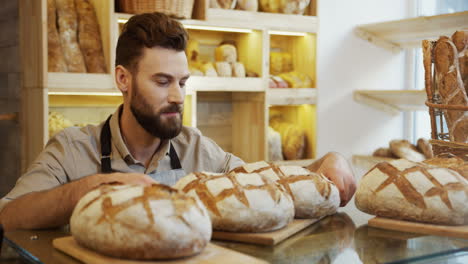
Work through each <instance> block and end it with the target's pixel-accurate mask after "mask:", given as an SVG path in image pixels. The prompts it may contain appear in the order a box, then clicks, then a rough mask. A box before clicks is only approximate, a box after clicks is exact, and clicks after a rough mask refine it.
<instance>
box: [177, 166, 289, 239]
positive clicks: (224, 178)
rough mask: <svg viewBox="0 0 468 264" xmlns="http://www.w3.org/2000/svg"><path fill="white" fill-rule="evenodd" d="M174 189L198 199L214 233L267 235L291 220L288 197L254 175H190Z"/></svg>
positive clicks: (277, 186)
mask: <svg viewBox="0 0 468 264" xmlns="http://www.w3.org/2000/svg"><path fill="white" fill-rule="evenodd" d="M175 188H177V189H179V190H182V191H184V192H185V193H187V194H188V195H190V196H192V197H198V198H200V200H201V201H202V203H203V204H204V205H205V206H206V208H207V209H208V212H209V214H210V217H211V221H212V223H213V229H215V230H222V231H230V232H267V231H272V230H276V229H279V228H282V227H284V226H286V225H287V224H288V223H289V222H291V221H292V219H293V217H294V205H293V202H292V200H291V197H290V196H289V194H288V193H286V191H285V190H284V189H283V188H282V186H280V185H278V184H276V183H274V182H272V181H269V180H268V179H267V178H265V177H262V176H261V175H260V174H256V173H251V174H247V173H228V174H216V173H191V174H189V175H187V176H185V177H183V178H182V179H180V180H179V181H178V182H177V183H176V184H175Z"/></svg>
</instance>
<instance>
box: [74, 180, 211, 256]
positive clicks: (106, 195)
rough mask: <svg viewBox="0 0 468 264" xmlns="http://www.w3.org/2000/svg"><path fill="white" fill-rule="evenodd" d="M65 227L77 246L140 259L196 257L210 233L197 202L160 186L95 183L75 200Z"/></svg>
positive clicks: (207, 218) (201, 207)
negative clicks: (67, 226)
mask: <svg viewBox="0 0 468 264" xmlns="http://www.w3.org/2000/svg"><path fill="white" fill-rule="evenodd" d="M70 228H71V233H72V235H73V237H74V238H75V239H76V241H77V242H78V243H79V244H80V245H82V246H85V247H87V248H90V249H92V250H95V251H97V252H100V253H103V254H106V255H109V256H113V257H118V258H127V259H142V260H145V259H171V258H179V257H185V256H190V255H194V254H197V253H199V252H200V251H202V250H203V248H204V247H205V246H206V245H207V243H208V241H209V240H210V238H211V230H212V229H211V222H210V218H209V215H208V212H207V211H206V209H205V207H204V206H203V204H201V203H200V201H199V200H198V199H196V198H193V197H189V196H188V195H186V194H183V193H182V192H180V191H177V190H176V189H173V188H171V187H168V186H166V185H161V184H153V185H152V186H146V187H145V186H139V185H109V184H108V185H101V186H100V187H98V188H96V189H94V190H92V191H90V192H89V193H87V194H86V195H85V196H83V197H82V198H81V199H80V201H79V202H78V204H77V205H76V207H75V209H74V211H73V214H72V217H71V219H70Z"/></svg>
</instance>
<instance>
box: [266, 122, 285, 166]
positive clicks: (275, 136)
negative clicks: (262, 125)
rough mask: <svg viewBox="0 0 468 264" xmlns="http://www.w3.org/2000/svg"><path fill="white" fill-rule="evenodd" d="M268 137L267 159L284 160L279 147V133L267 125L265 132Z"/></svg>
mask: <svg viewBox="0 0 468 264" xmlns="http://www.w3.org/2000/svg"><path fill="white" fill-rule="evenodd" d="M267 138H268V140H267V141H268V160H270V161H278V160H284V158H283V150H282V147H281V135H280V133H278V132H277V131H275V130H274V129H273V128H272V127H270V126H269V127H268V132H267Z"/></svg>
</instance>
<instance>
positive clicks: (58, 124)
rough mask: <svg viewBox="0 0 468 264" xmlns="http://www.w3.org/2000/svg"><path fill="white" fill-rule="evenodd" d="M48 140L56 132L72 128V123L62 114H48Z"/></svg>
mask: <svg viewBox="0 0 468 264" xmlns="http://www.w3.org/2000/svg"><path fill="white" fill-rule="evenodd" d="M48 120H49V122H48V125H49V138H51V137H53V136H54V135H55V134H57V133H58V132H60V131H62V130H63V129H65V128H67V127H72V126H73V123H72V122H71V121H70V120H68V119H67V118H66V117H65V116H64V115H63V114H61V113H58V112H50V113H49V119H48Z"/></svg>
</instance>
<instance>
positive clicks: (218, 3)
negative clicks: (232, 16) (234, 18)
mask: <svg viewBox="0 0 468 264" xmlns="http://www.w3.org/2000/svg"><path fill="white" fill-rule="evenodd" d="M209 1H210V7H211V8H222V9H234V8H235V7H236V3H237V0H209ZM244 2H245V1H244Z"/></svg>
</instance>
